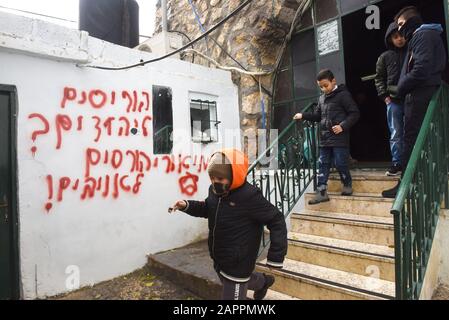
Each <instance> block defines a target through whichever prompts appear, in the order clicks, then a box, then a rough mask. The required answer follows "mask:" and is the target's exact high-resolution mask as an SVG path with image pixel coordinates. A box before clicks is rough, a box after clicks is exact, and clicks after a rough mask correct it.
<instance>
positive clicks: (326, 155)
mask: <svg viewBox="0 0 449 320" xmlns="http://www.w3.org/2000/svg"><path fill="white" fill-rule="evenodd" d="M317 82H318V85H319V86H320V88H321V91H322V92H323V95H322V96H321V97H320V99H319V101H318V105H317V106H316V108H315V110H314V112H312V113H304V114H303V113H298V114H296V115H295V116H294V117H293V119H295V120H301V119H304V120H310V121H314V122H320V160H319V175H318V189H317V193H316V195H315V198H314V199H312V200H310V201H309V204H311V205H314V204H318V203H321V202H326V201H329V196H328V195H327V181H328V179H329V173H330V169H331V166H332V163H335V166H336V168H337V170H338V172H339V173H340V179H341V182H342V184H343V188H342V195H344V196H350V195H352V178H351V173H350V171H349V146H350V144H349V131H350V129H351V128H352V126H354V124H355V123H356V122H357V121H358V120H359V117H360V112H359V109H358V107H357V105H356V103H355V102H354V100H353V99H352V96H351V94H350V93H349V91H348V90H347V89H346V86H345V85H338V86H337V80H336V79H335V77H334V75H333V73H332V71H330V70H328V69H326V70H322V71H320V73H319V74H318V76H317Z"/></svg>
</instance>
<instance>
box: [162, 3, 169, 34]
mask: <svg viewBox="0 0 449 320" xmlns="http://www.w3.org/2000/svg"><path fill="white" fill-rule="evenodd" d="M161 10H162V32H164V33H165V32H167V31H168V23H167V0H161Z"/></svg>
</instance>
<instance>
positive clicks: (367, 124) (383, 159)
mask: <svg viewBox="0 0 449 320" xmlns="http://www.w3.org/2000/svg"><path fill="white" fill-rule="evenodd" d="M376 5H377V6H379V8H380V13H381V29H380V30H368V29H367V28H366V27H365V21H366V18H367V17H368V15H367V14H366V13H365V8H364V9H362V10H359V11H356V12H353V13H351V14H348V15H346V16H343V17H342V33H343V46H344V61H345V73H346V84H347V86H348V88H349V90H350V92H351V93H352V95H353V97H354V99H355V100H356V102H357V104H358V105H359V108H360V114H361V117H360V120H359V122H358V123H357V124H356V125H355V126H354V128H353V129H352V132H351V155H352V157H353V158H354V159H356V160H358V161H359V162H361V163H367V162H369V163H370V165H371V166H372V165H373V163H378V164H382V165H385V166H387V165H390V163H391V153H390V146H389V135H390V133H389V130H388V127H387V120H386V106H385V104H384V103H383V102H382V101H381V100H380V99H379V98H378V97H377V91H376V88H375V85H374V80H372V79H371V80H367V79H364V78H365V77H369V76H372V75H375V73H376V62H377V58H378V57H379V56H380V55H381V54H382V52H384V51H385V50H386V48H385V41H384V37H385V32H386V30H387V27H388V25H389V24H390V23H391V22H392V21H393V17H394V16H395V15H396V13H397V12H399V10H400V9H401V8H403V7H405V6H410V5H413V6H416V7H418V9H419V10H420V12H421V14H422V16H423V19H424V21H425V22H426V23H440V24H441V25H442V26H443V28H444V29H445V30H446V21H445V6H444V2H443V0H430V1H429V0H398V1H382V2H379V3H376ZM442 38H443V39H444V42H445V44H446V48H447V37H446V33H444V34H443V35H442ZM445 78H446V79H445V80H447V79H448V78H449V72H447V71H446V74H445ZM382 165H381V166H382Z"/></svg>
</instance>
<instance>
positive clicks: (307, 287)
mask: <svg viewBox="0 0 449 320" xmlns="http://www.w3.org/2000/svg"><path fill="white" fill-rule="evenodd" d="M257 269H258V270H259V271H260V272H265V273H271V274H272V275H273V276H274V277H275V278H276V281H275V282H274V285H273V287H272V288H273V290H275V291H279V292H282V293H284V294H287V295H290V296H293V297H298V298H300V299H304V300H315V299H316V300H385V299H394V294H395V290H394V288H395V285H394V282H390V281H385V280H381V279H376V278H372V277H365V276H361V275H358V274H354V273H349V272H344V271H340V270H334V269H330V268H325V267H321V266H316V265H312V264H308V263H304V262H299V261H294V260H290V259H286V260H285V261H284V268H283V269H273V268H268V267H267V266H266V265H265V261H262V262H261V263H258V265H257Z"/></svg>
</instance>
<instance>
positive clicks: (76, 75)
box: [0, 12, 240, 299]
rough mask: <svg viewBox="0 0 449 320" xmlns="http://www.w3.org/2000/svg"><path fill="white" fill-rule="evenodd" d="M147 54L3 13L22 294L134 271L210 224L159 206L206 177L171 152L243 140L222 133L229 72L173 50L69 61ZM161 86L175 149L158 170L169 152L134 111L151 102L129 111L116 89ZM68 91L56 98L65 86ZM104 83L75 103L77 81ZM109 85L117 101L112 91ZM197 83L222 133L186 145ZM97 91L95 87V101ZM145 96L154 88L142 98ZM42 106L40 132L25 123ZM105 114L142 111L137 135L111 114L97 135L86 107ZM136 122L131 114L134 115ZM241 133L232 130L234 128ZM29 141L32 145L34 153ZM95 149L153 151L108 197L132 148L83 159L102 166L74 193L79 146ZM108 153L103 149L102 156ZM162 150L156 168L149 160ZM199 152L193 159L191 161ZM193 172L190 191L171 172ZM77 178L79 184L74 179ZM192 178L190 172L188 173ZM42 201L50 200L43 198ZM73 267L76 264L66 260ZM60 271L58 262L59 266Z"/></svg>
mask: <svg viewBox="0 0 449 320" xmlns="http://www.w3.org/2000/svg"><path fill="white" fill-rule="evenodd" d="M153 57H154V56H153V55H151V54H148V53H145V52H140V51H137V50H132V49H128V48H124V47H120V46H117V45H113V44H110V43H106V42H104V41H101V40H98V39H95V38H91V37H88V36H87V34H86V33H84V32H81V33H80V32H78V31H76V30H70V29H66V28H64V27H61V26H56V25H52V24H49V23H46V22H42V21H38V20H33V19H29V18H24V17H19V16H15V15H12V14H7V13H2V12H0V84H4V85H14V86H16V88H17V98H18V99H17V100H18V115H17V127H18V132H17V157H18V189H19V190H18V199H19V200H18V201H19V203H18V211H19V212H18V213H19V219H20V226H19V228H20V232H19V233H20V240H19V242H20V243H19V244H20V275H21V283H22V288H21V289H22V292H23V298H26V299H33V298H37V297H39V298H42V297H45V296H50V295H55V294H58V293H62V292H65V291H68V289H70V288H71V284H73V283H75V284H76V282H77V280H76V279H75V278H76V276H77V272H76V271H73V270H78V271H79V284H80V286H85V285H91V284H94V283H98V282H100V281H104V280H108V279H111V278H113V277H116V276H119V275H122V274H125V273H128V272H131V271H133V270H135V269H137V268H139V267H142V266H143V265H144V264H145V262H146V255H147V254H151V253H156V252H159V251H162V250H169V249H172V248H175V247H180V246H183V245H186V244H188V243H191V242H192V241H196V240H198V239H202V238H205V237H206V236H207V224H206V220H204V219H196V218H192V217H189V216H187V215H185V214H182V213H175V214H171V215H170V214H168V213H167V208H168V207H169V206H170V205H172V204H173V202H174V201H175V200H178V199H186V198H190V199H201V200H202V199H204V198H205V196H206V195H207V189H208V186H209V180H208V177H207V173H206V172H205V170H204V168H203V170H202V171H201V173H199V172H198V167H199V166H198V165H197V166H193V165H190V167H189V168H186V167H182V169H181V173H179V172H178V165H177V164H178V159H177V156H178V154H181V155H183V156H192V159H191V163H192V162H193V156H195V155H197V156H198V159H199V156H200V155H204V156H205V157H206V159H207V157H208V156H210V154H211V153H212V152H214V151H215V150H217V149H219V148H221V147H223V146H225V147H233V146H234V147H237V148H240V139H239V138H238V139H236V140H235V141H224V143H223V137H224V135H225V134H226V132H225V131H226V130H231V129H239V108H238V92H237V88H236V86H235V85H234V84H233V83H232V81H231V74H230V73H229V72H224V71H220V70H216V69H208V68H205V67H202V66H198V65H193V64H190V63H187V62H183V61H180V60H175V59H166V60H163V61H160V62H157V63H154V64H149V65H146V66H144V67H138V68H133V69H130V70H126V71H104V70H97V69H90V68H83V67H78V66H77V64H78V63H84V62H89V63H90V64H95V65H103V66H123V65H128V64H133V63H136V62H139V61H140V59H143V60H149V59H151V58H153ZM153 85H157V86H168V87H170V88H171V89H172V96H173V126H174V135H175V143H174V148H173V154H174V155H176V157H175V164H176V169H175V170H174V171H173V172H169V173H166V163H167V162H166V161H163V159H162V155H154V154H153V153H152V152H153V139H152V134H153V129H152V122H151V121H149V122H148V126H147V127H148V131H149V136H146V137H145V136H144V135H143V133H142V129H141V122H142V121H143V119H144V117H145V116H148V115H149V116H152V107H153V106H152V103H150V110H148V111H145V110H144V111H143V112H141V113H139V112H129V113H128V112H126V107H127V105H128V102H127V101H128V100H126V99H123V97H122V95H121V93H122V91H128V92H130V93H132V92H133V91H134V90H135V91H137V93H138V96H139V101H143V99H144V98H143V96H142V95H141V92H143V91H144V92H148V93H149V94H150V96H151V93H152V86H153ZM65 87H71V88H75V89H76V90H77V93H78V95H77V99H76V101H69V102H67V104H66V106H65V108H62V107H61V101H62V99H63V94H64V88H65ZM91 90H102V91H104V92H105V93H107V94H108V102H107V103H106V105H105V106H104V107H102V108H98V109H96V108H93V107H92V106H91V105H89V104H86V103H85V104H78V101H79V100H80V99H81V98H82V96H81V95H82V91H86V92H88V93H89V92H90V91H91ZM112 91H116V101H115V104H112V103H111V100H110V99H112V98H110V95H111V92H112ZM190 92H199V93H204V94H208V95H213V96H216V97H217V108H218V117H219V120H220V121H221V124H220V126H219V134H220V141H219V143H214V144H209V145H201V144H192V142H191V139H190V113H189V112H190V109H189V93H190ZM95 99H97V100H96V101H97V102H98V96H94V100H95ZM150 101H151V97H150ZM33 113H39V114H41V115H42V116H44V117H45V118H46V119H47V120H48V122H49V132H48V133H47V134H41V135H37V136H36V139H35V141H33V140H32V139H31V138H32V134H33V132H35V131H36V130H39V129H42V128H43V127H44V124H43V122H42V121H41V120H39V119H38V118H31V119H30V118H29V116H30V115H31V114H33ZM57 115H64V116H68V117H69V118H70V119H71V121H72V128H71V129H70V130H65V129H63V128H62V127H64V126H62V127H61V125H60V126H59V128H60V129H61V128H62V129H61V130H60V131H61V136H62V143H61V146H60V148H59V149H57V148H56V142H57V126H56V121H55V119H56V117H57ZM80 116H82V117H83V126H82V129H81V130H77V119H78V117H80ZM96 116H97V117H99V118H101V120H102V121H103V120H105V119H107V118H108V117H115V118H116V119H117V118H119V117H121V116H126V117H128V118H129V120H130V121H131V122H133V121H134V119H136V120H137V121H138V122H139V129H140V130H139V132H138V134H136V135H135V136H134V135H132V134H129V136H119V135H118V133H117V132H118V124H117V123H116V122H113V124H112V134H111V136H109V135H108V134H107V130H106V128H105V127H104V126H103V124H101V125H100V127H101V126H102V128H101V129H102V134H101V137H100V139H99V141H97V142H95V141H94V140H95V137H96V134H97V130H96V129H95V121H94V119H93V118H92V117H96ZM131 127H133V125H131ZM237 136H238V137H239V132H238V134H237ZM33 146H34V147H36V148H37V150H36V152H35V154H34V155H33V153H32V152H31V148H32V147H33ZM87 148H96V149H98V150H100V151H102V152H104V151H106V150H108V151H109V152H110V153H112V150H114V149H117V150H120V151H122V152H123V153H125V152H126V151H127V150H142V151H144V152H145V153H146V154H147V155H148V156H149V157H150V158H151V161H152V168H151V169H150V170H149V171H145V170H144V172H143V174H144V176H143V177H142V178H141V181H140V182H141V185H140V187H139V188H138V189H139V190H138V192H136V193H133V192H132V191H130V192H125V191H123V190H122V189H120V188H119V195H118V197H117V198H114V197H113V196H112V193H113V186H112V183H111V184H110V189H109V193H108V195H107V196H102V195H101V193H102V192H103V191H104V189H105V179H106V175H109V176H110V178H111V181H112V179H113V177H114V175H115V174H119V176H120V177H123V176H124V175H129V177H128V178H127V179H126V180H125V182H126V183H127V184H130V185H131V187H132V186H134V185H135V181H136V178H137V175H138V172H131V171H130V168H131V164H132V158H130V157H124V160H123V164H122V166H120V167H118V168H113V167H112V166H111V164H104V163H103V159H102V160H101V162H100V163H99V164H98V165H97V166H92V169H91V172H90V175H91V176H93V177H95V178H99V177H103V180H104V181H103V186H102V188H101V190H100V191H96V192H95V196H94V197H93V198H86V199H84V200H83V199H82V197H81V194H82V188H83V187H84V179H85V169H86V156H85V154H86V150H87ZM109 156H111V155H109ZM156 158H159V160H158V161H159V164H158V167H157V168H155V167H154V161H155V159H156ZM198 162H199V161H198ZM187 172H190V173H192V174H195V175H198V178H199V181H198V191H197V192H196V193H195V194H193V195H192V196H188V195H186V194H183V193H182V192H181V188H180V185H179V179H180V178H181V177H183V176H185V175H186V174H187ZM47 175H51V176H52V177H53V184H52V185H53V195H50V194H49V189H48V184H47V180H46V179H47ZM62 177H68V178H70V181H71V184H70V187H68V188H67V190H64V192H63V193H62V200H61V201H58V199H57V197H58V192H59V189H60V188H59V181H60V178H62ZM76 179H80V183H79V188H78V190H77V191H75V190H73V189H72V187H74V186H75V181H76ZM190 181H191V180H190ZM46 203H51V204H52V208H51V209H50V210H48V211H47V210H46V209H45V205H46ZM69 266H75V269H73V268H72V269H71V268H68V267H69ZM66 272H67V273H66Z"/></svg>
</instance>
